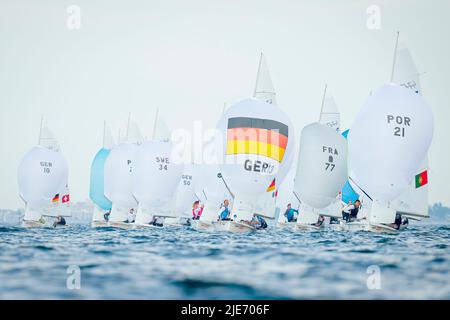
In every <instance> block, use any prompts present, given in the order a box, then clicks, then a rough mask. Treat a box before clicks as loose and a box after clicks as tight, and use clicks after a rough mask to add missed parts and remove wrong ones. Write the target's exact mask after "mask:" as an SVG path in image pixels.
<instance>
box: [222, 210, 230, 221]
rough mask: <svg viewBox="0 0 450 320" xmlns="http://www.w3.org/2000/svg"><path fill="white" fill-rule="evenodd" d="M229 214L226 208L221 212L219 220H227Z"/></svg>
mask: <svg viewBox="0 0 450 320" xmlns="http://www.w3.org/2000/svg"><path fill="white" fill-rule="evenodd" d="M229 214H230V211H229V210H228V207H225V208H224V209H223V210H222V212H221V213H220V220H225V219H226V218H228V215H229Z"/></svg>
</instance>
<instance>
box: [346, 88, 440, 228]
mask: <svg viewBox="0 0 450 320" xmlns="http://www.w3.org/2000/svg"><path fill="white" fill-rule="evenodd" d="M432 135H433V115H432V111H431V108H430V107H429V106H428V104H427V103H426V102H425V101H424V99H423V98H422V97H421V96H420V95H418V94H416V93H415V92H413V91H411V90H409V89H407V88H404V87H403V86H399V85H396V84H387V85H384V86H382V87H381V88H380V89H378V90H377V91H375V92H374V94H373V95H372V96H370V97H369V98H368V99H367V101H366V103H365V104H364V105H363V106H362V108H361V109H360V111H359V113H358V115H357V117H356V119H355V121H354V123H353V125H352V127H351V129H350V132H349V134H348V147H349V167H350V172H351V174H352V175H353V176H352V177H351V179H350V180H351V181H353V183H354V184H356V185H358V187H359V188H360V189H361V190H362V191H363V192H364V193H365V194H366V195H368V196H369V195H370V198H371V200H372V205H371V208H370V213H369V217H368V219H366V221H365V222H358V223H367V224H369V225H370V226H369V229H370V230H369V231H375V232H385V231H387V232H390V231H392V230H390V229H389V230H388V229H387V228H391V229H399V227H400V224H399V223H397V224H396V226H395V225H394V222H396V213H397V204H396V203H395V199H397V198H398V197H399V196H400V195H401V194H402V193H403V192H405V190H406V189H407V188H408V186H409V184H410V183H411V180H412V178H413V177H414V174H415V173H416V172H417V170H419V168H420V166H421V164H422V162H423V161H424V160H425V158H426V155H427V152H428V148H429V146H430V144H431V140H432ZM346 228H348V229H350V228H351V225H350V226H349V224H347V226H346Z"/></svg>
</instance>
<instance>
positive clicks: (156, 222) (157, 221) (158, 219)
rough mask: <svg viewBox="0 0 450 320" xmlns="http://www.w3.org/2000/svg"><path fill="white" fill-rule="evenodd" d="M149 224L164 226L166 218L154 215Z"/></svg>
mask: <svg viewBox="0 0 450 320" xmlns="http://www.w3.org/2000/svg"><path fill="white" fill-rule="evenodd" d="M149 225H152V226H155V227H163V226H164V218H162V217H155V216H153V219H152V221H150V223H149Z"/></svg>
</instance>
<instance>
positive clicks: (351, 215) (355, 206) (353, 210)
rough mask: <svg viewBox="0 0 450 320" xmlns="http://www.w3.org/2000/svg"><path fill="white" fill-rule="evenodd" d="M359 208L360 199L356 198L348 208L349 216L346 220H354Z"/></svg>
mask: <svg viewBox="0 0 450 320" xmlns="http://www.w3.org/2000/svg"><path fill="white" fill-rule="evenodd" d="M359 208H361V201H359V200H356V201H355V205H354V207H353V208H352V209H350V217H349V220H347V221H353V220H356V217H357V216H358V212H359Z"/></svg>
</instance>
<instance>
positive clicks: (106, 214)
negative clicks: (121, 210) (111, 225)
mask: <svg viewBox="0 0 450 320" xmlns="http://www.w3.org/2000/svg"><path fill="white" fill-rule="evenodd" d="M110 214H111V210H109V211H107V212H106V213H105V214H104V215H103V219H105V221H109V215H110Z"/></svg>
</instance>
